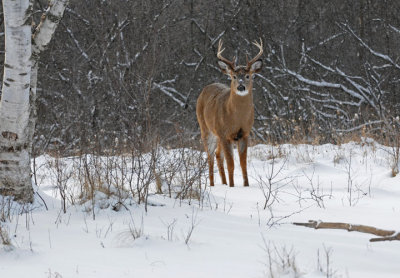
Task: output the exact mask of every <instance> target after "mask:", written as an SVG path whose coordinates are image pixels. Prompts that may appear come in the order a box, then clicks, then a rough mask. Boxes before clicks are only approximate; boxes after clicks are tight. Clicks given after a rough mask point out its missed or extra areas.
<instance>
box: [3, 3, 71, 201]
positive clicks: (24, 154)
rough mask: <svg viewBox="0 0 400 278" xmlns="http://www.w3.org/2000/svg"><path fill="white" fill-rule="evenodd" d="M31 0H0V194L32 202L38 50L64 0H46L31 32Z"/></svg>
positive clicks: (45, 42) (50, 32)
mask: <svg viewBox="0 0 400 278" xmlns="http://www.w3.org/2000/svg"><path fill="white" fill-rule="evenodd" d="M31 3H32V2H31V1H30V0H18V1H15V0H7V1H3V12H4V22H5V28H4V29H5V63H4V77H3V87H2V88H3V89H2V95H1V102H0V195H9V196H13V197H14V199H15V200H17V201H20V202H32V201H33V188H32V182H31V171H30V152H31V148H32V138H33V134H34V131H35V123H36V105H35V101H36V87H37V75H38V68H39V67H38V61H39V57H40V53H41V52H42V51H43V50H44V49H45V48H46V47H47V45H48V43H49V42H50V40H51V38H52V36H53V34H54V31H55V29H56V28H57V25H58V23H59V21H60V19H61V17H62V15H63V13H64V10H65V7H66V6H67V4H68V0H51V1H50V3H49V8H48V9H47V11H46V13H45V14H44V16H43V17H42V21H41V23H40V24H39V26H38V28H37V29H36V30H35V33H34V36H33V37H32V33H31V24H30V23H31V20H30V19H31V16H32V4H31Z"/></svg>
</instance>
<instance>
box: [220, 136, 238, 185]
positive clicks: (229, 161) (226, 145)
mask: <svg viewBox="0 0 400 278" xmlns="http://www.w3.org/2000/svg"><path fill="white" fill-rule="evenodd" d="M221 146H222V150H223V151H224V156H225V159H226V165H227V167H228V176H229V186H230V187H233V186H234V185H235V184H234V182H233V170H234V168H235V165H234V162H233V151H232V144H231V143H230V142H229V141H228V140H226V139H225V140H223V141H222V140H221Z"/></svg>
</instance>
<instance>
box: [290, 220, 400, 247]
mask: <svg viewBox="0 0 400 278" xmlns="http://www.w3.org/2000/svg"><path fill="white" fill-rule="evenodd" d="M293 225H296V226H303V227H308V228H314V229H339V230H347V231H348V232H360V233H367V234H373V235H376V236H379V237H378V238H371V239H370V240H369V241H370V242H377V241H391V240H400V233H396V231H392V230H383V229H379V228H376V227H373V226H366V225H356V224H350V223H343V222H322V221H315V220H309V221H308V223H302V222H294V223H293Z"/></svg>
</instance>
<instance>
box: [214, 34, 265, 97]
mask: <svg viewBox="0 0 400 278" xmlns="http://www.w3.org/2000/svg"><path fill="white" fill-rule="evenodd" d="M253 44H254V45H255V46H257V47H258V48H259V50H260V51H259V52H258V54H257V55H256V56H255V57H254V58H253V59H251V60H250V61H249V60H248V59H247V56H246V61H247V65H246V66H240V65H239V66H236V63H235V60H236V58H235V57H234V58H233V60H232V61H230V60H228V59H226V58H224V57H222V55H221V54H222V52H223V51H224V50H225V48H222V41H221V40H220V41H219V43H218V53H217V58H218V66H219V67H220V69H221V71H222V72H223V73H224V74H226V75H228V76H230V78H231V92H234V93H235V94H237V95H239V96H245V95H247V94H249V92H251V90H252V89H253V77H254V73H257V72H259V71H260V70H261V67H262V60H261V59H260V57H261V55H262V54H263V45H262V41H261V40H260V43H258V42H253Z"/></svg>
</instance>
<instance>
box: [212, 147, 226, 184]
mask: <svg viewBox="0 0 400 278" xmlns="http://www.w3.org/2000/svg"><path fill="white" fill-rule="evenodd" d="M215 157H216V158H217V165H218V171H219V176H220V177H221V181H222V184H227V183H226V177H225V170H224V152H223V151H222V146H221V142H218V145H217V150H216V152H215Z"/></svg>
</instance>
